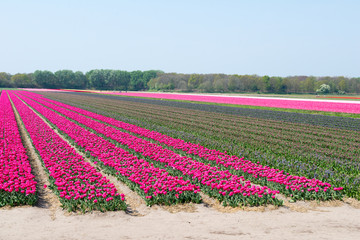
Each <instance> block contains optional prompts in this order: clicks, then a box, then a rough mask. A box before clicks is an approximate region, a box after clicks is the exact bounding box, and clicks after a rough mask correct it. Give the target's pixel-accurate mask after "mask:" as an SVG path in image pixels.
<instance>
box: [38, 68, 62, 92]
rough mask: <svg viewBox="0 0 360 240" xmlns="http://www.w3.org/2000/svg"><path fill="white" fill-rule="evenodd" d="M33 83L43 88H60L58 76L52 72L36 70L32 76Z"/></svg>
mask: <svg viewBox="0 0 360 240" xmlns="http://www.w3.org/2000/svg"><path fill="white" fill-rule="evenodd" d="M32 78H33V81H34V82H35V84H36V85H37V86H38V87H41V88H59V84H58V80H57V78H56V76H55V75H54V74H53V73H52V72H50V71H40V70H36V71H35V72H34V73H33V75H32Z"/></svg>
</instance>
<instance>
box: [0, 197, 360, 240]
mask: <svg viewBox="0 0 360 240" xmlns="http://www.w3.org/2000/svg"><path fill="white" fill-rule="evenodd" d="M294 205H299V203H294ZM300 205H301V204H300ZM303 205H304V206H305V207H304V206H303V207H300V210H291V209H290V208H289V207H280V208H279V209H276V210H268V209H263V210H262V211H261V210H259V209H255V211H246V210H241V209H235V210H233V211H231V212H224V211H221V210H219V209H215V208H213V207H209V206H208V205H206V204H199V205H194V204H188V205H187V206H183V207H182V208H181V207H177V208H178V209H176V207H167V208H165V207H158V206H155V207H152V208H151V211H149V213H148V214H147V215H145V216H132V215H130V214H127V213H125V212H107V213H100V212H96V213H91V214H85V215H80V214H73V213H72V214H69V213H66V212H64V211H62V210H60V209H58V210H57V211H56V213H55V218H54V215H53V213H52V211H51V210H50V209H47V208H40V207H18V208H13V209H0V239H4V240H5V239H68V240H69V239H240V238H241V239H259V238H260V239H360V209H358V208H354V207H352V206H350V205H349V204H345V203H340V204H338V205H339V206H330V207H322V206H320V207H319V206H310V205H311V204H310V203H303ZM295 209H296V208H295ZM248 210H249V209H248Z"/></svg>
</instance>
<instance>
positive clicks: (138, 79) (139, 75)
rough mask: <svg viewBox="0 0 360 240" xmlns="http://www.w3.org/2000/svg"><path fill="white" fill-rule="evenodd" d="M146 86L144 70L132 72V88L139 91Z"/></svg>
mask: <svg viewBox="0 0 360 240" xmlns="http://www.w3.org/2000/svg"><path fill="white" fill-rule="evenodd" d="M144 88H145V85H144V80H143V72H141V71H133V72H131V73H130V90H134V91H138V90H142V89H144Z"/></svg>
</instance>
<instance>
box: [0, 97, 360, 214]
mask: <svg viewBox="0 0 360 240" xmlns="http://www.w3.org/2000/svg"><path fill="white" fill-rule="evenodd" d="M186 104H188V103H186ZM186 104H185V103H184V104H183V103H181V102H171V103H169V102H168V103H166V104H164V103H163V101H161V100H149V99H140V98H136V99H135V98H127V97H123V96H114V95H109V96H104V95H99V94H91V93H81V92H77V93H74V92H45V91H39V92H36V93H35V92H31V91H23V90H3V91H2V92H1V97H0V106H1V107H0V116H1V118H0V121H1V122H0V130H1V132H0V135H1V139H0V142H1V143H2V145H3V148H2V149H1V155H0V157H1V158H0V163H1V164H0V207H1V206H5V205H10V206H16V205H34V204H36V202H37V196H38V195H37V194H38V193H37V189H39V188H44V187H45V188H47V187H48V188H50V189H51V190H52V192H53V193H54V194H55V195H56V196H57V197H58V199H59V201H60V202H61V204H62V207H63V208H64V209H67V210H69V211H82V212H87V211H93V210H99V211H115V210H126V209H127V200H126V195H124V194H123V193H122V192H119V190H118V189H117V188H116V187H115V184H114V182H112V181H118V182H121V183H123V184H125V185H127V186H128V187H129V188H130V189H131V190H132V191H133V192H135V193H136V194H137V195H138V196H140V197H141V198H142V199H143V200H144V201H145V202H146V204H147V205H148V206H152V205H154V204H157V205H174V204H179V203H189V202H192V203H201V202H202V196H204V194H205V195H208V196H209V197H210V198H213V199H217V200H218V201H219V202H220V203H222V204H223V205H224V206H231V207H237V206H266V205H274V206H281V205H283V201H284V198H285V199H288V200H291V201H298V200H317V201H328V200H335V199H339V200H341V199H342V198H343V197H344V196H347V197H353V198H357V199H360V186H359V185H360V184H359V183H360V177H359V174H360V163H359V156H360V148H359V145H360V137H359V134H358V133H359V132H358V131H357V130H360V129H357V127H356V126H357V124H359V122H358V121H357V119H354V120H348V121H346V118H344V119H343V122H345V123H347V124H345V125H341V123H342V121H341V118H330V117H327V116H323V117H322V118H311V115H310V114H309V115H310V116H307V115H306V114H299V117H297V116H296V114H295V113H286V114H287V115H286V114H285V115H284V114H282V113H281V112H274V113H269V111H267V112H266V111H264V112H261V111H259V110H255V109H254V112H251V110H249V109H244V111H246V112H247V113H246V114H247V115H246V114H244V113H239V112H237V111H239V110H238V109H237V110H236V111H235V110H234V112H231V109H229V108H227V107H223V108H221V107H219V106H216V108H214V109H211V107H209V106H208V105H207V106H206V107H204V108H202V106H201V105H197V106H196V107H193V106H192V107H190V106H188V105H186ZM269 104H270V103H269ZM317 104H319V103H317ZM316 106H318V105H316ZM323 107H324V106H323ZM347 111H349V110H347ZM17 114H18V117H17V118H16V117H15V116H16V115H17ZM294 114H295V115H294ZM291 119H305V120H304V121H303V122H301V123H299V122H297V121H292V120H291ZM323 122H324V123H325V122H326V124H322V123H323ZM20 125H22V126H23V127H24V128H25V129H26V136H21V134H20V131H19V127H20ZM22 138H23V139H24V138H29V139H30V141H31V143H32V146H33V148H34V149H35V152H36V154H37V156H38V158H39V159H40V161H41V164H42V166H43V168H44V170H45V172H46V173H47V177H48V181H49V182H50V185H49V186H40V185H39V184H38V183H37V182H36V181H35V175H36V174H37V173H36V172H34V171H33V170H32V167H31V164H30V161H29V159H28V155H27V154H26V153H27V150H26V148H25V147H24V146H23V143H22ZM80 153H81V154H80ZM109 176H111V177H112V179H116V180H112V181H110V179H109Z"/></svg>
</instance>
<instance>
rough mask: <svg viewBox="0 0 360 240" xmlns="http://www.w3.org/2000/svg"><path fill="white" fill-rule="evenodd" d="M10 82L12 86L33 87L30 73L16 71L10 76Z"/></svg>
mask: <svg viewBox="0 0 360 240" xmlns="http://www.w3.org/2000/svg"><path fill="white" fill-rule="evenodd" d="M11 82H12V85H13V86H16V87H20V88H30V87H33V83H32V79H31V76H30V74H26V73H17V74H15V75H13V76H12V77H11Z"/></svg>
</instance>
